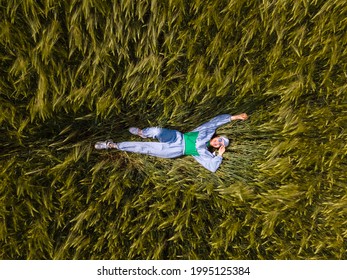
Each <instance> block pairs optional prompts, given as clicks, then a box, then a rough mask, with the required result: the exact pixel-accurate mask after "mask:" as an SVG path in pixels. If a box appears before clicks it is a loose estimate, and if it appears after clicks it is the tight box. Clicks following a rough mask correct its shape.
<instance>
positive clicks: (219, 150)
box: [218, 145, 225, 156]
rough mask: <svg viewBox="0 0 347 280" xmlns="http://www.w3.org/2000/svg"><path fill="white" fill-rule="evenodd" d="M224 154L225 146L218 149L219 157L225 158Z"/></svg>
mask: <svg viewBox="0 0 347 280" xmlns="http://www.w3.org/2000/svg"><path fill="white" fill-rule="evenodd" d="M224 152H225V146H224V145H223V146H220V147H219V149H218V155H219V156H223V154H224Z"/></svg>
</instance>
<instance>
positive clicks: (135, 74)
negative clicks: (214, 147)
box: [0, 0, 347, 260]
mask: <svg viewBox="0 0 347 280" xmlns="http://www.w3.org/2000/svg"><path fill="white" fill-rule="evenodd" d="M0 65H1V66H0V106H1V107H0V123H1V128H0V129H1V130H0V143H1V146H0V182H1V185H0V258H1V259H129V260H133V259H173V260H174V259H176V260H177V259H240V260H242V259H248V260H251V259H267V260H273V259H325V260H326V259H346V258H347V157H346V155H347V93H346V92H347V2H346V1H345V0H278V1H272V0H262V1H257V0H228V1H226V0H210V1H207V0H206V1H202V0H190V1H186V0H163V1H159V0H138V1H132V0H114V1H111V0H108V1H106V0H95V1H93V0H83V1H82V0H65V1H56V0H0ZM242 112H246V113H248V114H249V116H250V118H249V119H248V120H247V121H244V122H242V121H235V122H232V123H229V124H227V125H225V126H223V127H221V128H219V129H218V133H223V134H226V135H227V136H228V137H229V138H230V139H231V145H230V146H229V147H228V149H227V152H226V153H225V154H224V160H223V163H222V165H221V167H220V168H219V169H218V171H217V172H216V173H211V172H209V171H208V170H205V169H204V168H203V167H202V166H200V165H199V164H198V163H197V162H196V161H195V160H194V159H193V158H192V157H182V158H178V159H159V158H154V157H150V156H145V155H139V154H131V153H126V152H120V151H117V150H112V151H97V150H95V149H94V143H95V142H96V141H101V140H105V139H113V140H114V141H124V140H138V138H137V137H135V136H133V135H131V134H129V132H128V130H127V129H128V128H129V127H130V126H138V127H140V128H143V127H147V126H162V127H167V128H173V129H178V130H180V131H182V132H187V131H190V130H192V129H194V128H195V127H197V126H198V125H200V124H202V123H203V122H205V121H208V120H209V119H211V118H212V117H214V116H216V115H218V114H223V113H230V114H238V113H242Z"/></svg>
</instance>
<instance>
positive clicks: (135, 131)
mask: <svg viewBox="0 0 347 280" xmlns="http://www.w3.org/2000/svg"><path fill="white" fill-rule="evenodd" d="M129 132H130V133H131V134H134V135H137V136H140V137H142V138H147V137H146V136H143V135H142V130H141V129H139V128H137V127H130V128H129Z"/></svg>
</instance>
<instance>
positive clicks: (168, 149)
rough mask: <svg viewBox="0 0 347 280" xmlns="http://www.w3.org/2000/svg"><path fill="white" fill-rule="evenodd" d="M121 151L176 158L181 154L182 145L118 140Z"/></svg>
mask: <svg viewBox="0 0 347 280" xmlns="http://www.w3.org/2000/svg"><path fill="white" fill-rule="evenodd" d="M117 145H118V149H119V150H121V151H126V152H132V153H139V154H146V155H151V156H156V157H161V158H176V157H180V156H182V155H183V147H182V145H177V144H169V143H158V142H120V143H117Z"/></svg>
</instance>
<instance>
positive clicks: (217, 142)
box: [210, 137, 225, 149]
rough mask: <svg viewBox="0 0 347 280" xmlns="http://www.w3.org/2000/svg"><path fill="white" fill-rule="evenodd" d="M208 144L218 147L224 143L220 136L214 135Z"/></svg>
mask: <svg viewBox="0 0 347 280" xmlns="http://www.w3.org/2000/svg"><path fill="white" fill-rule="evenodd" d="M210 145H211V146H212V147H214V148H217V149H218V148H219V147H220V146H222V145H225V143H224V141H223V139H222V138H220V137H215V138H212V139H211V140H210Z"/></svg>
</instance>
